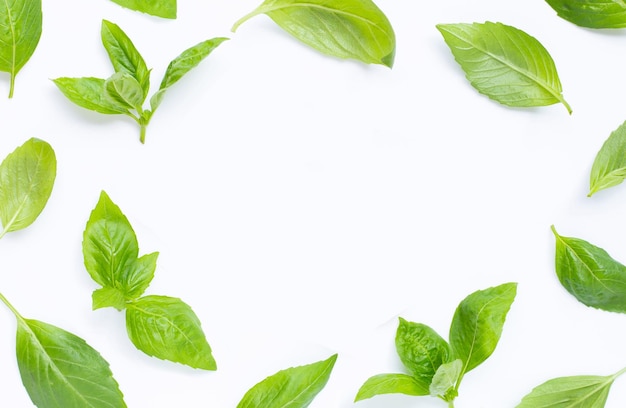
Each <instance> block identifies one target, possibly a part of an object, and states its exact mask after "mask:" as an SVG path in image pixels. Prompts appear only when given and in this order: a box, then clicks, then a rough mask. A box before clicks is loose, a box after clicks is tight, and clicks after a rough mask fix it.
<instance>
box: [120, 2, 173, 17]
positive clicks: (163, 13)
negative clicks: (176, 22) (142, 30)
mask: <svg viewBox="0 0 626 408" xmlns="http://www.w3.org/2000/svg"><path fill="white" fill-rule="evenodd" d="M112 1H113V2H114V3H117V4H119V5H120V6H122V7H126V8H128V9H131V10H135V11H141V12H142V13H147V14H151V15H153V16H157V17H163V18H171V19H174V18H176V0H112Z"/></svg>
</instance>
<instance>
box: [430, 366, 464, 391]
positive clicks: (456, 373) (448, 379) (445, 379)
mask: <svg viewBox="0 0 626 408" xmlns="http://www.w3.org/2000/svg"><path fill="white" fill-rule="evenodd" d="M462 371H463V361H461V360H460V359H456V360H454V361H451V362H449V363H445V364H442V365H440V366H439V368H438V369H437V372H436V373H435V375H434V376H433V380H432V382H431V383H430V387H429V391H430V395H431V396H433V397H440V398H442V399H443V400H444V401H452V400H454V399H455V398H456V397H457V396H458V393H457V391H456V384H457V382H458V381H459V378H460V377H461V372H462Z"/></svg>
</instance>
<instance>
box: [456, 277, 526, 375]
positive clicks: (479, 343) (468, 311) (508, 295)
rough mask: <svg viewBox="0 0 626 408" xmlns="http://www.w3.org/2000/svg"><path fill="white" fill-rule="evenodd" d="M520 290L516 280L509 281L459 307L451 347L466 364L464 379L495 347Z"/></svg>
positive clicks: (477, 294)
mask: <svg viewBox="0 0 626 408" xmlns="http://www.w3.org/2000/svg"><path fill="white" fill-rule="evenodd" d="M516 292H517V284H516V283H505V284H502V285H499V286H495V287H492V288H488V289H484V290H479V291H476V292H474V293H472V294H470V295H469V296H467V297H466V298H465V299H463V300H462V301H461V303H460V304H459V306H458V307H457V309H456V311H455V313H454V317H453V318H452V324H451V325H450V346H452V351H453V355H454V356H455V358H459V359H461V360H463V363H464V367H463V370H462V371H461V375H460V378H462V377H463V375H464V374H465V373H467V372H468V371H470V370H472V369H474V368H475V367H477V366H478V365H479V364H481V363H482V362H483V361H485V360H486V359H487V358H488V357H489V356H490V355H491V354H492V353H493V351H494V350H495V348H496V345H497V344H498V341H499V340H500V336H501V334H502V327H503V326H504V321H505V319H506V315H507V313H508V312H509V309H510V308H511V304H512V303H513V300H514V299H515V295H516Z"/></svg>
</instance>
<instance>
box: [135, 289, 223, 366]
mask: <svg viewBox="0 0 626 408" xmlns="http://www.w3.org/2000/svg"><path fill="white" fill-rule="evenodd" d="M126 329H127V331H128V336H129V337H130V340H131V341H132V342H133V344H134V345H135V347H137V348H138V349H139V350H141V351H143V352H144V353H146V354H148V355H149V356H154V357H157V358H160V359H162V360H169V361H173V362H176V363H181V364H185V365H188V366H190V367H193V368H202V369H205V370H216V369H217V365H216V363H215V360H214V359H213V355H212V354H211V347H210V346H209V343H207V341H206V338H205V336H204V332H203V331H202V327H201V324H200V320H199V319H198V317H197V316H196V314H195V313H194V312H193V310H191V308H190V307H189V306H188V305H187V304H186V303H184V302H183V301H182V300H180V299H177V298H171V297H167V296H145V297H142V298H139V299H137V300H135V301H133V302H131V303H129V304H128V305H127V307H126Z"/></svg>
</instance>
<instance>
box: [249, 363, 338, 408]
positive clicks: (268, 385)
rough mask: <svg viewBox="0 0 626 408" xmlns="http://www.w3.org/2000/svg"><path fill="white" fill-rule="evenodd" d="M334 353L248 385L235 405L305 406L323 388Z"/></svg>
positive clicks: (251, 407)
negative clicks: (252, 385) (326, 357)
mask: <svg viewBox="0 0 626 408" xmlns="http://www.w3.org/2000/svg"><path fill="white" fill-rule="evenodd" d="M336 360H337V354H334V355H332V356H331V357H329V358H328V359H327V360H322V361H318V362H317V363H313V364H308V365H303V366H299V367H292V368H288V369H286V370H281V371H279V372H277V373H276V374H274V375H271V376H269V377H267V378H266V379H264V380H263V381H261V382H260V383H258V384H256V385H255V386H254V387H252V388H250V390H248V392H246V394H245V395H244V397H243V399H242V400H241V401H240V402H239V404H237V408H306V407H308V406H309V404H310V403H311V401H313V399H314V398H315V396H316V395H317V394H318V393H319V392H320V391H321V390H322V389H323V388H324V386H325V385H326V383H327V382H328V379H329V377H330V373H331V372H332V370H333V367H334V365H335V361H336Z"/></svg>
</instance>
